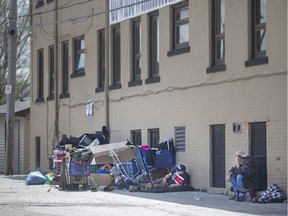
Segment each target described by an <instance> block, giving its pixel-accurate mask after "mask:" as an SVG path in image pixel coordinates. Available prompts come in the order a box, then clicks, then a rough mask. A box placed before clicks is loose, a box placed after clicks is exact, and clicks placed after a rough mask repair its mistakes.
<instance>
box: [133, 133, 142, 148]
mask: <svg viewBox="0 0 288 216" xmlns="http://www.w3.org/2000/svg"><path fill="white" fill-rule="evenodd" d="M131 141H132V143H133V144H134V145H138V146H141V145H142V138H141V130H132V131H131Z"/></svg>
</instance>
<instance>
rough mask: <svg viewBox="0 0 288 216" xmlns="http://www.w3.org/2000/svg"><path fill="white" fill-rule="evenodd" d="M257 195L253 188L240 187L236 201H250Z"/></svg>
mask: <svg viewBox="0 0 288 216" xmlns="http://www.w3.org/2000/svg"><path fill="white" fill-rule="evenodd" d="M254 196H255V192H254V189H253V188H249V189H246V188H242V187H241V188H238V189H237V191H236V196H235V201H236V202H250V201H251V200H252V198H253V197H254Z"/></svg>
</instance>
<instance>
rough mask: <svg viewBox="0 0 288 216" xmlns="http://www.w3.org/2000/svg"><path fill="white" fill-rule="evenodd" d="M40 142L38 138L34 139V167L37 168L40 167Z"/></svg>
mask: <svg viewBox="0 0 288 216" xmlns="http://www.w3.org/2000/svg"><path fill="white" fill-rule="evenodd" d="M40 162H41V140H40V137H35V167H36V168H38V167H40V165H41V163H40Z"/></svg>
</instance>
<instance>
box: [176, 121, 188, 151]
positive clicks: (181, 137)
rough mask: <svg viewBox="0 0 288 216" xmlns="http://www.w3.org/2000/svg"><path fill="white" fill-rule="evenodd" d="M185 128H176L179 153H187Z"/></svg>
mask: <svg viewBox="0 0 288 216" xmlns="http://www.w3.org/2000/svg"><path fill="white" fill-rule="evenodd" d="M185 133H186V132H185V127H184V126H181V127H175V147H176V151H178V152H185V143H186V137H185Z"/></svg>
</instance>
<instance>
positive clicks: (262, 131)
mask: <svg viewBox="0 0 288 216" xmlns="http://www.w3.org/2000/svg"><path fill="white" fill-rule="evenodd" d="M250 147H251V157H252V158H254V159H255V164H256V167H257V169H258V171H259V179H260V190H266V189H267V151H266V122H258V123H251V124H250Z"/></svg>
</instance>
